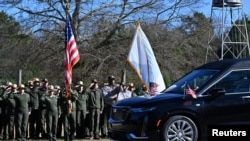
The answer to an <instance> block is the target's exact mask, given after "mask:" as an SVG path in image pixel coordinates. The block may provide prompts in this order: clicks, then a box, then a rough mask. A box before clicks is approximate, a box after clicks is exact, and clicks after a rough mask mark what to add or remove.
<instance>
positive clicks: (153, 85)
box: [149, 82, 159, 94]
mask: <svg viewBox="0 0 250 141" xmlns="http://www.w3.org/2000/svg"><path fill="white" fill-rule="evenodd" d="M158 86H159V85H158V84H157V83H154V82H149V90H150V93H152V94H155V93H157V92H158V90H157V87H158Z"/></svg>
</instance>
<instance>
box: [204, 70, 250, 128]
mask: <svg viewBox="0 0 250 141" xmlns="http://www.w3.org/2000/svg"><path fill="white" fill-rule="evenodd" d="M216 89H217V90H220V91H221V94H220V92H218V94H215V95H212V96H211V97H209V98H208V99H206V100H205V101H206V102H205V103H206V105H207V106H210V107H209V108H208V107H207V108H206V115H207V117H208V116H209V117H210V118H208V119H211V120H210V121H207V122H208V123H212V124H214V122H215V121H216V122H218V123H216V124H249V123H250V70H235V71H231V72H230V73H228V74H227V75H225V76H224V77H223V78H222V79H221V80H219V81H218V82H217V83H216V84H215V85H214V86H213V87H212V88H211V89H210V90H212V91H213V90H216ZM222 91H224V92H222Z"/></svg>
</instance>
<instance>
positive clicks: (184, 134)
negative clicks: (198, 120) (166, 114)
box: [167, 120, 194, 141]
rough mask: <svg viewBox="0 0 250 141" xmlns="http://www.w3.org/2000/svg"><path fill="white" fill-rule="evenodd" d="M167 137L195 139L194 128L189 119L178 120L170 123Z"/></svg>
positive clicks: (175, 140) (174, 140) (178, 140)
mask: <svg viewBox="0 0 250 141" xmlns="http://www.w3.org/2000/svg"><path fill="white" fill-rule="evenodd" d="M167 138H168V140H169V141H193V138H194V129H193V127H192V126H191V124H190V123H188V122H187V121H184V120H176V121H174V122H172V123H171V124H170V126H169V128H168V130H167Z"/></svg>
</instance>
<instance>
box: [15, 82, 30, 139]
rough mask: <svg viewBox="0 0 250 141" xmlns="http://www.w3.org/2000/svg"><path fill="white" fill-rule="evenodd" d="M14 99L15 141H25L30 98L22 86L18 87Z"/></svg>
mask: <svg viewBox="0 0 250 141" xmlns="http://www.w3.org/2000/svg"><path fill="white" fill-rule="evenodd" d="M14 99H15V103H16V113H15V114H16V116H15V118H16V138H17V141H26V130H27V125H28V120H29V114H30V106H29V104H30V96H29V94H27V93H25V86H24V84H21V85H20V86H19V88H18V93H17V94H15V95H14Z"/></svg>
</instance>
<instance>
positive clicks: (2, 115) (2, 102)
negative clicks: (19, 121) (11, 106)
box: [0, 82, 13, 140]
mask: <svg viewBox="0 0 250 141" xmlns="http://www.w3.org/2000/svg"><path fill="white" fill-rule="evenodd" d="M12 86H13V84H12V82H7V83H6V85H5V86H4V87H2V89H1V93H0V107H1V108H0V120H1V121H0V133H1V138H2V139H4V140H5V139H7V136H8V131H7V130H8V128H7V126H8V124H7V118H8V115H7V107H6V106H7V104H6V96H7V95H8V94H9V93H11V91H12Z"/></svg>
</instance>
